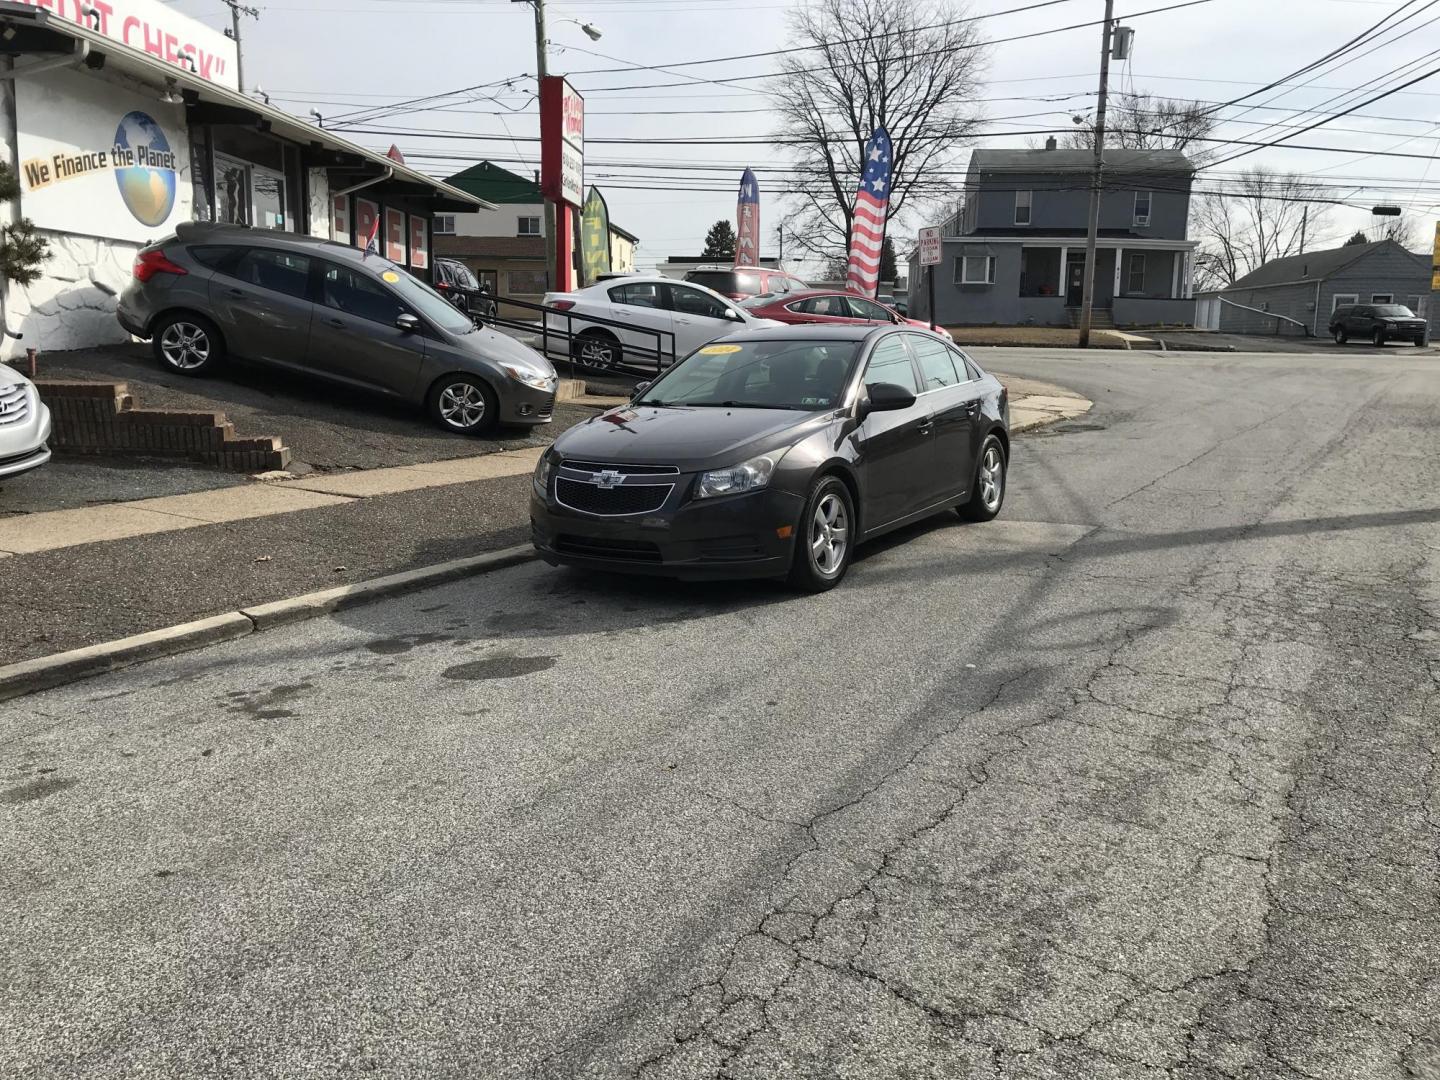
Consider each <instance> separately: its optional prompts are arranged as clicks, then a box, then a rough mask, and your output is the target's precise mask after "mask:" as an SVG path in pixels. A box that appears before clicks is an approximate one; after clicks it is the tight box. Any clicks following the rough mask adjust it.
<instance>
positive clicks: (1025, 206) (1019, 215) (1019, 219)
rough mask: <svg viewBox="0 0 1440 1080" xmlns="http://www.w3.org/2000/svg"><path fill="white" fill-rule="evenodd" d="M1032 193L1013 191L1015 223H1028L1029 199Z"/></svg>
mask: <svg viewBox="0 0 1440 1080" xmlns="http://www.w3.org/2000/svg"><path fill="white" fill-rule="evenodd" d="M1031 198H1032V193H1031V192H1028V191H1017V192H1015V224H1016V225H1029V224H1030V200H1031Z"/></svg>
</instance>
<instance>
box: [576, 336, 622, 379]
mask: <svg viewBox="0 0 1440 1080" xmlns="http://www.w3.org/2000/svg"><path fill="white" fill-rule="evenodd" d="M570 355H571V357H572V358H573V359H574V361H575V362H576V363H577V364H583V365H584V366H585V367H588V368H594V369H595V370H596V371H609V370H610V369H611V368H615V367H619V366H620V358H621V356H622V355H623V354H622V352H621V350H620V342H619V341H618V340H617V339H616V338H615V336H614V335H613V334H607V333H606V332H605V331H604V330H586V331H585V332H584V333H582V334H581V335H580V336H579V337H577V338H576V339H575V344H574V345H573V346H572V347H571V350H570Z"/></svg>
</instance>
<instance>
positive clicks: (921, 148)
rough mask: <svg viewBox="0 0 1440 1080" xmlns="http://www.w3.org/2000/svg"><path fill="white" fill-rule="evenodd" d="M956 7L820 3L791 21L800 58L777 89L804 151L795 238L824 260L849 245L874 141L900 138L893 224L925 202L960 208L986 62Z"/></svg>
mask: <svg viewBox="0 0 1440 1080" xmlns="http://www.w3.org/2000/svg"><path fill="white" fill-rule="evenodd" d="M966 10H967V9H966V8H965V7H963V6H962V5H960V4H957V3H955V2H954V0H910V2H907V3H896V2H895V0H809V2H807V3H806V4H804V5H803V6H801V7H799V8H797V9H796V10H794V11H793V12H792V13H791V15H790V37H789V42H790V45H791V46H792V48H794V49H796V50H797V51H795V52H791V53H789V54H787V55H786V57H785V58H784V59H783V60H782V61H781V62H780V69H781V71H780V74H779V75H778V76H777V77H776V83H775V90H776V93H777V96H778V98H779V99H780V100H781V102H782V112H783V114H784V116H785V117H786V119H785V121H784V122H783V123H782V124H781V127H780V132H779V137H780V138H783V139H785V140H787V141H788V142H790V143H792V144H793V145H794V154H795V164H796V169H795V172H796V182H795V185H794V188H795V190H794V192H793V195H794V198H795V199H796V200H797V201H798V208H797V209H795V210H793V211H792V212H791V213H790V215H789V216H788V217H787V220H786V222H785V232H786V236H787V238H792V237H793V242H794V244H795V246H796V247H797V248H798V249H799V250H800V251H801V252H802V253H803V255H804V256H808V257H811V258H816V259H822V260H824V259H829V258H833V257H835V256H837V255H840V256H843V254H844V253H845V252H846V251H847V250H848V249H849V246H850V226H851V222H852V220H853V213H854V210H853V208H854V201H855V187H856V184H857V183H858V182H859V179H860V170H861V159H862V158H863V156H864V153H865V142H866V140H867V139H869V138H870V135H871V133H872V132H873V131H874V130H875V128H877V127H881V126H883V127H884V128H885V129H886V130H887V131H888V132H889V133H890V142H891V148H892V164H891V178H890V206H889V212H888V217H887V220H889V219H894V218H895V217H896V216H897V215H899V214H901V213H902V212H904V210H905V208H906V207H907V205H911V204H913V203H915V202H917V201H930V200H937V199H948V198H953V196H954V193H955V191H956V190H957V189H958V184H956V183H955V182H954V181H953V180H951V179H949V178H947V177H946V176H945V174H946V172H948V171H951V170H952V169H953V167H954V166H955V164H956V163H957V162H958V160H959V159H960V157H961V156H962V155H963V153H964V148H965V146H966V144H967V143H968V142H969V141H970V138H971V136H972V135H973V134H974V133H975V131H976V130H977V129H978V128H979V126H980V122H981V121H980V117H979V114H978V112H977V110H976V109H975V106H974V98H975V96H976V91H977V89H978V88H979V86H980V78H981V75H982V73H983V71H984V67H985V63H986V57H985V49H984V48H983V47H982V43H981V40H980V35H979V32H978V31H977V30H976V29H975V24H974V23H973V22H958V20H960V19H961V18H963V17H964V16H965V13H966Z"/></svg>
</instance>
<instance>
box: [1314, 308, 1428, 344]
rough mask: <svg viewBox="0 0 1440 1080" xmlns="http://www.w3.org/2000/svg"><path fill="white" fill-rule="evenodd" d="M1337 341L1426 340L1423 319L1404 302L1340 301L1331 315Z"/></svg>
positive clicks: (1422, 341) (1333, 331) (1331, 325)
mask: <svg viewBox="0 0 1440 1080" xmlns="http://www.w3.org/2000/svg"><path fill="white" fill-rule="evenodd" d="M1330 333H1331V334H1333V335H1334V337H1335V344H1336V345H1344V344H1345V343H1346V342H1347V341H1349V340H1350V339H1351V338H1358V339H1361V340H1365V341H1369V342H1370V343H1371V344H1372V345H1384V344H1385V342H1387V341H1408V342H1410V343H1412V344H1414V345H1424V344H1425V320H1424V319H1422V318H1420V317H1419V316H1418V315H1416V314H1415V313H1414V312H1413V311H1411V310H1410V309H1409V308H1408V307H1406V306H1405V305H1404V304H1343V305H1341V306H1340V307H1337V308H1336V309H1335V313H1334V314H1333V315H1331V316H1330Z"/></svg>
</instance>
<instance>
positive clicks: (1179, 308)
mask: <svg viewBox="0 0 1440 1080" xmlns="http://www.w3.org/2000/svg"><path fill="white" fill-rule="evenodd" d="M1193 247H1194V244H1193V243H1192V242H1189V241H1180V242H1178V243H1172V244H1164V243H1163V242H1157V241H1153V240H1141V241H1135V242H1133V243H1130V244H1127V243H1126V242H1125V241H1123V240H1120V239H1110V238H1104V239H1102V240H1101V241H1100V243H1099V244H1098V245H1097V248H1096V253H1095V255H1096V265H1095V280H1094V289H1095V302H1094V305H1093V308H1094V314H1095V322H1096V323H1098V324H1102V325H1103V324H1113V325H1115V326H1121V327H1123V326H1159V325H1177V324H1178V325H1190V324H1192V323H1193V322H1194V317H1195V305H1194V301H1193V300H1191V299H1190V269H1191V267H1190V257H1191V251H1192V249H1193ZM1019 261H1020V266H1019V282H1018V290H1017V291H1018V296H1019V301H1020V305H1021V308H1022V310H1023V311H1024V312H1025V315H1026V317H1027V318H1026V321H1031V320H1032V319H1033V321H1034V322H1036V323H1041V324H1045V325H1067V324H1073V323H1074V322H1075V319H1076V315H1077V313H1078V309H1079V308H1080V307H1081V306H1082V304H1083V303H1084V296H1085V248H1084V245H1083V244H1074V243H1068V242H1063V241H1038V242H1037V241H1026V242H1024V243H1023V244H1022V246H1021V248H1020V260H1019Z"/></svg>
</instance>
